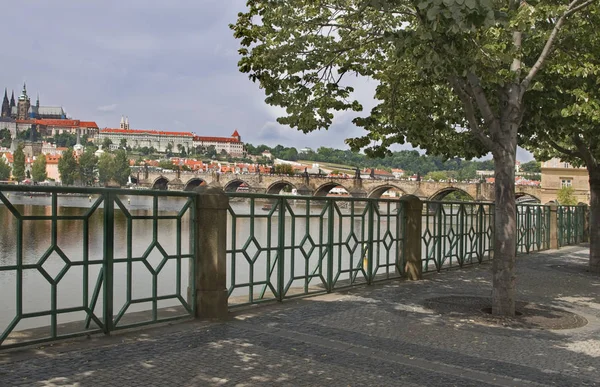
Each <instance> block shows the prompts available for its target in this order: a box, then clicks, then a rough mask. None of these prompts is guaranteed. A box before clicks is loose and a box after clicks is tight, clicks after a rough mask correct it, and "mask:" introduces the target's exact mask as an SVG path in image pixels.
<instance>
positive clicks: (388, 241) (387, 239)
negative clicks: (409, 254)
mask: <svg viewBox="0 0 600 387" xmlns="http://www.w3.org/2000/svg"><path fill="white" fill-rule="evenodd" d="M393 243H394V237H392V233H391V232H390V231H389V230H388V231H387V232H386V233H385V236H384V237H383V245H384V246H385V248H386V249H387V250H389V249H391V248H392V246H393Z"/></svg>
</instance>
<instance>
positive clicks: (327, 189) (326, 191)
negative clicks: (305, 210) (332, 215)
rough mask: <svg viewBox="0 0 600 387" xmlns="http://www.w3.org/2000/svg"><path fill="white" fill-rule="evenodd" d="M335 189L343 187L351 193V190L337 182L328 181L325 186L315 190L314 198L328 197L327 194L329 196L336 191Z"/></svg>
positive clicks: (322, 185)
mask: <svg viewBox="0 0 600 387" xmlns="http://www.w3.org/2000/svg"><path fill="white" fill-rule="evenodd" d="M335 187H342V188H343V189H345V190H346V191H348V193H350V190H349V189H348V188H346V187H344V186H343V185H341V184H340V183H338V182H335V181H328V182H327V183H325V184H321V186H319V187H318V188H317V189H316V190H315V193H314V194H313V196H327V194H329V192H330V191H331V190H332V189H334V188H335Z"/></svg>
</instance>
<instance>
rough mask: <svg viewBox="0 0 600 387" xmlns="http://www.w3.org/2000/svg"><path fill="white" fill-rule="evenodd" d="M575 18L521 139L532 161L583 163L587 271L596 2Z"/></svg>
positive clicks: (594, 167)
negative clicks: (586, 192) (587, 193)
mask: <svg viewBox="0 0 600 387" xmlns="http://www.w3.org/2000/svg"><path fill="white" fill-rule="evenodd" d="M592 10H593V12H589V13H586V15H585V17H578V18H573V20H572V21H571V23H574V24H575V23H576V25H577V28H569V29H567V30H566V31H565V32H564V33H563V34H561V35H560V36H559V37H558V39H557V44H556V46H557V49H556V52H555V55H553V56H552V58H551V59H550V60H549V61H548V63H547V65H546V68H545V71H544V72H543V73H542V74H540V75H541V77H540V78H539V82H538V84H537V87H536V88H535V89H534V90H532V91H531V93H530V95H529V96H528V99H527V101H526V103H527V105H528V109H527V111H528V115H527V116H526V120H525V121H524V127H525V130H523V131H522V132H521V137H520V140H521V142H522V143H523V146H525V147H526V148H528V149H529V150H531V151H533V152H534V153H535V155H536V159H539V160H548V159H550V158H553V157H558V158H560V159H561V160H562V161H564V162H569V163H570V164H571V165H573V166H585V167H586V168H587V171H588V175H589V182H590V221H589V224H590V230H589V234H590V259H589V266H590V271H592V272H594V273H598V274H600V90H599V88H598V85H599V84H600V62H599V61H598V58H599V57H600V39H599V38H598V32H597V27H598V25H599V24H600V11H599V10H598V6H597V5H595V6H594V7H593V8H592Z"/></svg>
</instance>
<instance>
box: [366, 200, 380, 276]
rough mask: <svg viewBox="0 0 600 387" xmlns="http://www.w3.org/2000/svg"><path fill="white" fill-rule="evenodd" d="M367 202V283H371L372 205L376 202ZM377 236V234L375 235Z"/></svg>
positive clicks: (373, 218)
mask: <svg viewBox="0 0 600 387" xmlns="http://www.w3.org/2000/svg"><path fill="white" fill-rule="evenodd" d="M368 204H369V213H368V216H367V218H368V222H369V226H368V227H369V228H368V229H367V234H368V241H367V249H368V250H367V284H368V285H371V284H373V235H374V232H373V228H374V227H375V225H374V221H375V217H374V212H375V210H374V208H373V207H374V206H376V205H377V202H375V201H374V200H370V201H369V202H368ZM377 237H379V235H378V236H377Z"/></svg>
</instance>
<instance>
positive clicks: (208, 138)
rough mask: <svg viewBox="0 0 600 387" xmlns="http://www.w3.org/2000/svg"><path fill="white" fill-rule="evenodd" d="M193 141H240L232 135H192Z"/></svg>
mask: <svg viewBox="0 0 600 387" xmlns="http://www.w3.org/2000/svg"><path fill="white" fill-rule="evenodd" d="M194 141H202V142H232V143H240V142H241V141H239V140H238V139H237V138H233V137H204V136H194Z"/></svg>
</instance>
